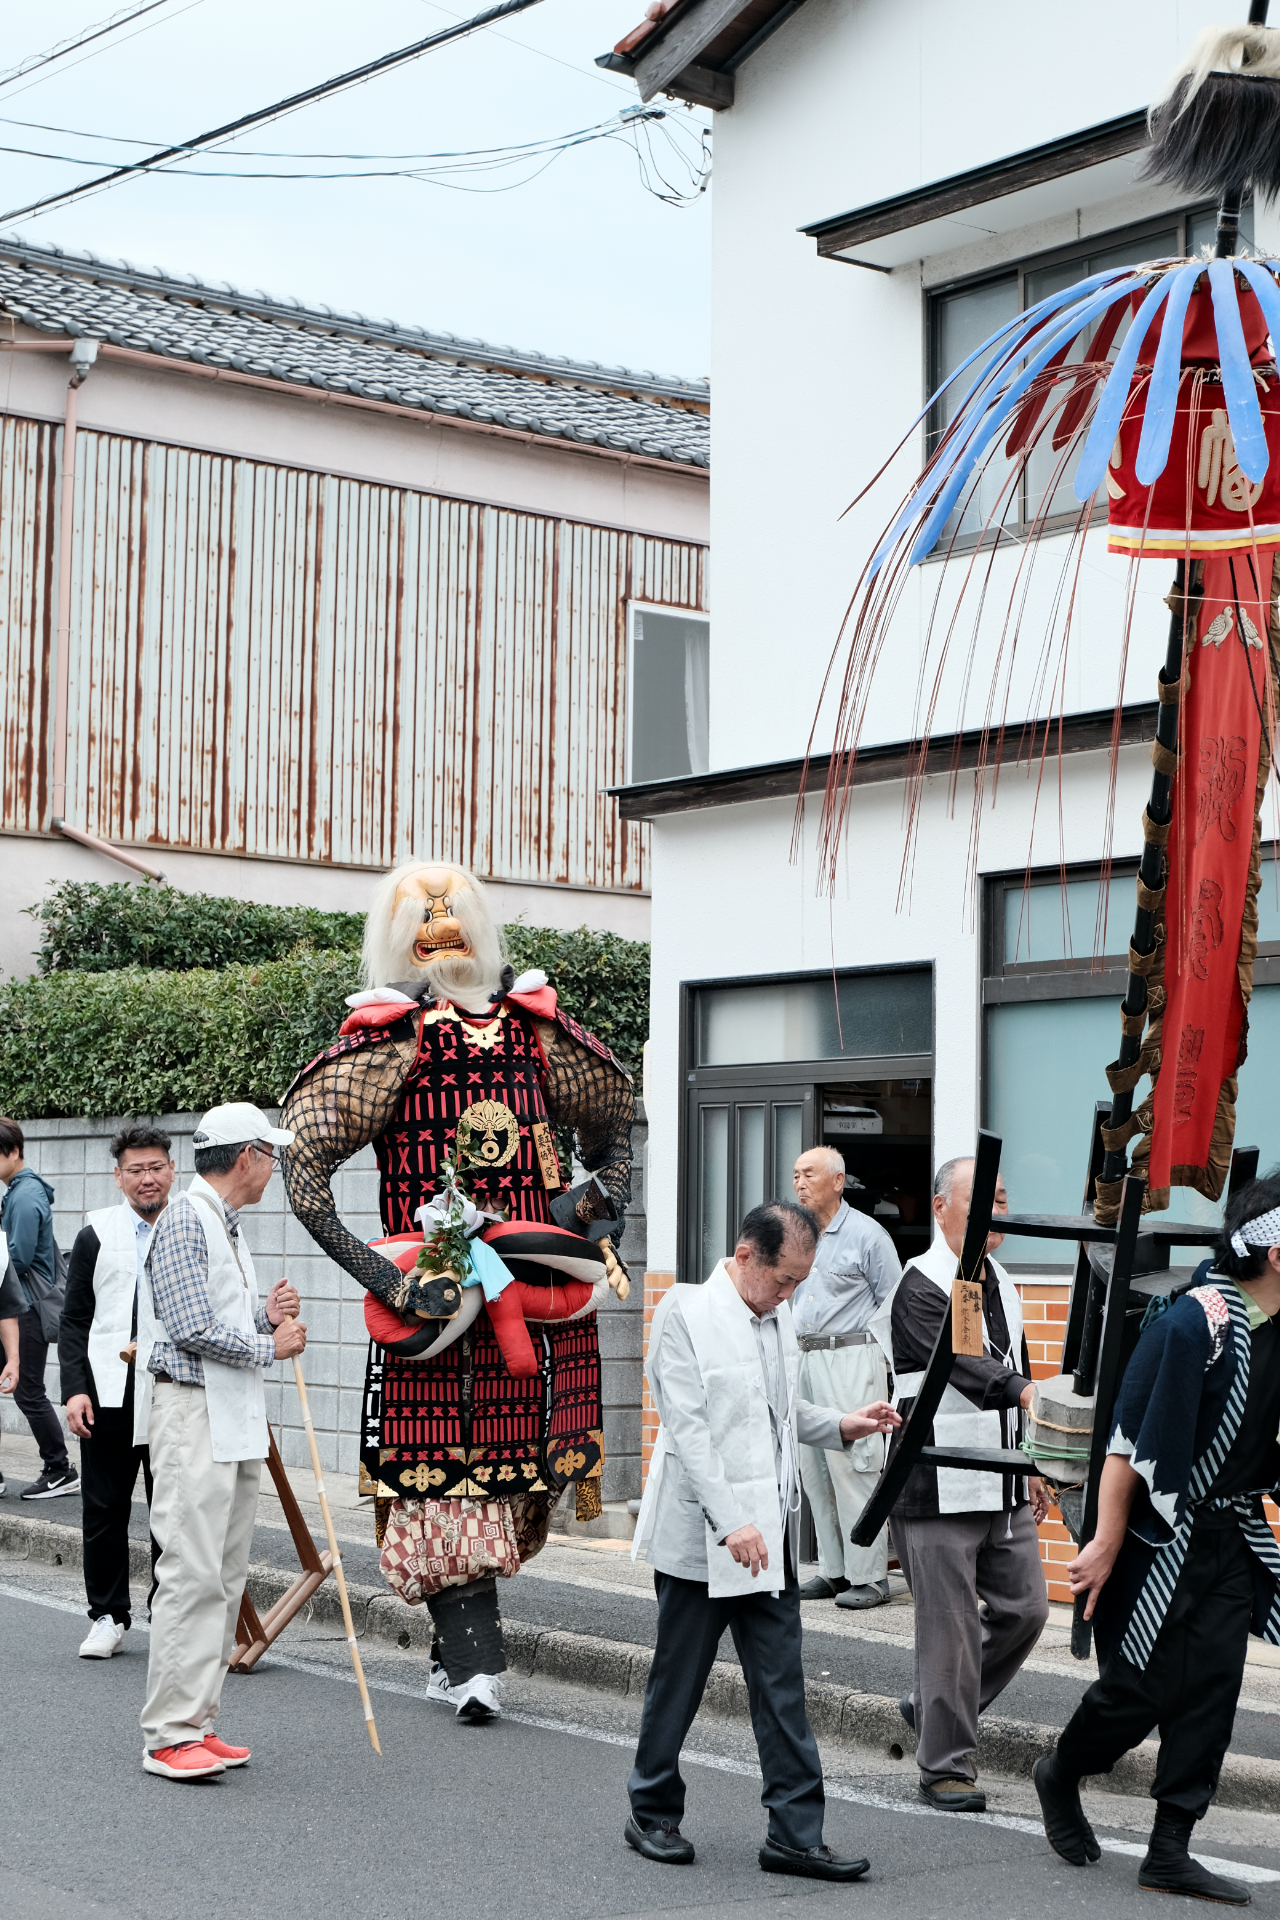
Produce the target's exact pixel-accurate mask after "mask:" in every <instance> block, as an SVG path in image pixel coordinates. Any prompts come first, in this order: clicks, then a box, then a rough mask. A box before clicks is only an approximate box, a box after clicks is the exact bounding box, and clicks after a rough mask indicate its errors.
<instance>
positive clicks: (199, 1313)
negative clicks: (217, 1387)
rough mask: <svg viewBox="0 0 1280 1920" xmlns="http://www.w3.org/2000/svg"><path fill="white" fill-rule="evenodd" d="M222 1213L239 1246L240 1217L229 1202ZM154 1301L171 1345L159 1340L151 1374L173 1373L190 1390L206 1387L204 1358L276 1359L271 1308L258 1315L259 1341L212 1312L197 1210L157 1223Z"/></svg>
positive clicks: (150, 1263)
mask: <svg viewBox="0 0 1280 1920" xmlns="http://www.w3.org/2000/svg"><path fill="white" fill-rule="evenodd" d="M222 1211H223V1214H224V1216H225V1218H226V1222H227V1232H228V1234H229V1235H230V1237H231V1244H232V1246H233V1247H234V1246H235V1245H236V1243H237V1242H238V1240H239V1238H240V1215H239V1214H238V1213H237V1212H236V1210H235V1208H234V1207H229V1206H228V1205H227V1203H226V1201H225V1200H224V1201H223V1202H222ZM147 1272H148V1273H149V1274H150V1275H151V1296H152V1299H153V1300H154V1301H155V1315H156V1319H157V1320H160V1321H162V1322H163V1323H164V1329H165V1332H166V1333H167V1334H168V1335H169V1338H168V1339H167V1340H157V1342H156V1344H155V1346H154V1347H153V1348H152V1350H151V1359H150V1361H149V1363H148V1370H149V1371H150V1372H151V1373H167V1374H168V1376H169V1378H170V1379H171V1380H176V1381H177V1382H178V1383H179V1384H180V1385H182V1386H187V1387H202V1386H203V1385H204V1367H203V1365H202V1364H201V1361H200V1359H199V1355H201V1354H203V1355H204V1356H205V1358H206V1359H209V1360H221V1361H222V1363H223V1365H224V1366H228V1367H267V1366H270V1365H271V1363H272V1361H273V1360H274V1359H275V1357H276V1346H275V1341H274V1339H273V1338H272V1335H271V1322H270V1321H269V1320H268V1319H267V1309H266V1307H265V1306H262V1305H260V1306H259V1308H258V1311H257V1313H256V1314H255V1315H254V1325H255V1326H256V1327H257V1329H258V1334H257V1336H256V1337H255V1336H254V1335H252V1334H248V1333H245V1332H243V1331H242V1329H241V1328H239V1327H229V1326H226V1325H224V1324H223V1322H221V1321H219V1320H215V1319H213V1317H212V1314H211V1311H210V1307H209V1249H208V1246H207V1245H206V1243H205V1237H204V1228H203V1227H202V1226H201V1224H200V1216H199V1215H198V1214H197V1212H196V1210H195V1208H194V1207H193V1206H189V1205H188V1206H185V1207H184V1206H183V1205H181V1201H180V1200H179V1203H178V1204H177V1205H173V1206H168V1207H166V1208H165V1210H164V1212H163V1213H162V1214H161V1215H160V1218H159V1219H158V1220H157V1222H156V1230H155V1232H154V1233H153V1234H152V1236H151V1248H150V1251H149V1252H148V1254H147Z"/></svg>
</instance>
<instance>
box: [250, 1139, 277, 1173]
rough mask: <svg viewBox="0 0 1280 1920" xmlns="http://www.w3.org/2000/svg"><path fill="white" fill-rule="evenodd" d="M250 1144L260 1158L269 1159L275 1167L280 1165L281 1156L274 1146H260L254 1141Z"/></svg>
mask: <svg viewBox="0 0 1280 1920" xmlns="http://www.w3.org/2000/svg"><path fill="white" fill-rule="evenodd" d="M250 1145H251V1146H252V1147H253V1151H254V1152H255V1153H256V1154H257V1156H258V1158H259V1160H269V1161H270V1162H271V1164H272V1166H273V1167H278V1166H279V1165H280V1156H279V1155H278V1154H277V1152H276V1150H275V1148H274V1147H260V1146H258V1145H257V1144H256V1142H254V1141H251V1142H250Z"/></svg>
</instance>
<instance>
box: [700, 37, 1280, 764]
mask: <svg viewBox="0 0 1280 1920" xmlns="http://www.w3.org/2000/svg"><path fill="white" fill-rule="evenodd" d="M1219 12H1220V10H1219V9H1217V8H1216V7H1215V6H1214V4H1213V0H1196V4H1185V3H1183V4H1167V5H1161V6H1158V7H1152V6H1151V5H1149V4H1143V0H1115V3H1114V4H1112V3H1111V0H1082V3H1081V4H1080V5H1079V6H1077V7H1074V8H1072V10H1071V14H1070V21H1069V26H1068V25H1067V23H1066V21H1065V17H1064V16H1063V15H1062V14H1061V12H1060V11H1059V10H1056V9H1053V8H1038V9H1037V8H1031V9H1027V8H1023V7H1017V6H1015V5H1014V4H1013V0H985V4H981V3H978V0H975V3H974V4H971V5H967V6H964V7H948V6H945V5H942V4H941V3H940V0H928V3H927V4H917V5H912V6H904V5H902V4H901V3H900V0H807V3H806V5H805V6H803V7H802V8H800V10H799V11H798V12H797V13H796V14H795V15H794V16H793V17H792V18H791V19H790V20H789V21H788V22H787V24H786V25H785V26H784V27H782V28H781V29H779V31H778V32H777V33H775V34H774V35H773V36H772V38H771V39H770V40H769V41H768V42H767V43H766V44H765V46H764V47H763V48H762V49H761V50H760V52H759V53H757V54H755V55H754V56H753V57H752V58H751V59H750V60H748V61H747V62H746V64H745V65H744V66H743V67H742V68H741V70H740V71H739V72H738V74H737V78H736V97H735V104H734V106H733V108H732V109H731V110H730V111H728V112H725V113H721V114H719V115H718V116H717V119H716V183H715V195H716V203H715V228H714V249H715V260H714V280H713V298H714V303H715V311H714V333H713V339H714V354H713V391H714V393H715V431H716V447H715V467H714V476H713V481H712V522H711V524H712V548H713V551H714V553H715V561H716V617H715V622H714V626H713V629H712V643H711V644H712V657H711V765H712V766H713V767H726V766H742V765H750V764H752V763H754V762H758V761H769V760H776V759H781V758H784V757H787V756H788V755H792V754H797V753H800V752H802V751H803V750H804V747H805V743H806V741H807V739H808V736H809V729H810V726H811V724H812V721H813V715H814V709H815V706H816V704H817V699H818V692H819V688H820V685H821V681H822V676H823V673H824V671H825V669H826V665H827V660H828V657H829V655H830V652H831V648H832V646H833V644H834V642H835V638H836V634H837V631H838V629H839V626H840V621H841V619H842V617H843V614H844V612H845V609H846V607H847V606H848V604H849V601H850V598H851V596H852V594H853V592H854V589H855V586H856V583H857V581H858V577H859V574H860V572H861V570H862V567H863V565H864V563H865V562H866V560H867V558H868V556H869V554H870V553H871V552H872V550H873V549H874V546H875V544H876V541H877V539H878V537H879V535H880V533H881V532H882V531H883V529H884V527H885V526H886V525H887V523H888V521H889V520H890V519H891V517H892V515H893V513H894V512H895V511H896V508H897V506H898V504H899V501H900V499H901V496H902V493H903V492H904V490H905V488H906V487H907V486H908V485H909V484H910V482H911V481H912V479H913V478H914V476H915V475H916V473H917V472H918V471H919V468H920V465H921V464H922V459H923V446H922V441H923V434H922V430H921V431H916V432H914V433H911V434H910V436H909V439H908V444H907V446H906V448H905V449H904V451H903V452H902V454H901V455H900V456H899V458H898V459H897V460H896V462H895V463H894V465H893V467H892V470H891V472H890V473H889V474H888V475H887V476H886V477H885V479H884V480H882V481H881V483H880V484H879V485H878V486H877V487H876V489H875V490H874V491H873V493H872V495H871V496H870V498H869V499H868V500H866V501H864V502H863V503H862V504H861V505H860V506H858V507H857V508H855V509H854V510H853V511H852V512H851V513H849V515H848V517H847V518H845V519H841V518H840V516H841V515H842V514H843V513H844V510H845V509H846V507H848V506H849V503H850V501H851V500H852V499H853V497H854V495H855V494H856V493H857V492H858V491H859V489H861V488H862V487H863V486H865V485H866V484H867V482H868V481H870V479H871V477H872V475H873V474H874V473H875V472H876V471H877V469H878V468H879V467H880V466H881V465H882V463H883V462H884V461H885V460H886V459H888V458H889V456H890V455H891V454H892V452H893V449H894V448H895V446H897V444H898V442H899V441H900V440H901V439H902V436H903V435H904V433H908V430H909V429H910V428H911V424H912V421H913V420H914V419H915V416H916V415H917V413H918V412H919V411H920V409H921V406H922V405H923V402H924V399H925V377H926V376H925V340H924V323H923V303H922V288H923V287H924V286H929V285H937V284H939V283H941V282H943V281H946V280H950V279H954V278H957V277H961V276H964V275H967V274H971V273H977V272H981V271H984V270H985V269H987V268H988V267H992V266H995V265H997V264H1000V263H1002V262H1004V261H1008V260H1016V259H1018V258H1020V257H1026V256H1029V255H1031V254H1034V253H1037V252H1040V251H1043V250H1045V249H1049V248H1054V247H1059V246H1063V245H1066V244H1069V243H1071V242H1073V241H1074V240H1075V239H1077V238H1078V237H1080V236H1081V235H1082V234H1088V233H1098V232H1103V231H1106V230H1108V229H1111V228H1114V227H1118V226H1123V225H1126V224H1128V223H1129V222H1131V221H1133V220H1137V219H1140V218H1145V217H1147V216H1148V215H1150V214H1152V213H1155V212H1158V211H1161V210H1167V209H1170V208H1174V207H1180V206H1183V205H1185V204H1186V201H1185V198H1184V197H1182V196H1178V195H1174V194H1170V193H1169V192H1168V191H1166V190H1163V189H1156V188H1145V189H1141V190H1136V191H1134V192H1131V193H1129V194H1127V195H1126V196H1125V197H1123V198H1121V199H1118V200H1116V201H1113V202H1111V203H1109V204H1107V205H1104V206H1100V207H1092V208H1089V209H1088V210H1087V211H1085V212H1083V213H1080V214H1077V213H1075V212H1071V213H1064V214H1061V215H1059V216H1057V217H1055V218H1054V219H1053V220H1052V221H1047V222H1046V221H1042V222H1040V223H1039V224H1037V225H1035V226H1030V227H1025V228H1023V229H1021V230H1019V231H1018V232H1016V233H1013V234H1007V235H1001V236H999V237H996V238H984V235H983V233H982V231H981V227H980V225H979V221H980V210H978V212H977V213H976V214H975V221H974V241H973V245H972V246H971V247H965V248H962V249H960V250H958V251H954V252H950V253H948V254H946V255H938V256H936V257H934V258H932V259H929V260H926V261H914V262H910V263H908V264H907V265H905V266H901V267H899V268H896V269H895V270H894V271H893V272H892V273H890V274H882V273H873V272H869V271H866V270H862V269H858V268H854V267H851V266H849V265H847V264H844V263H841V262H837V261H831V260H822V259H819V257H818V254H817V247H816V243H815V242H814V241H813V240H812V239H810V238H806V237H805V236H804V235H803V234H801V233H799V232H797V228H799V227H800V226H802V225H804V224H807V223H811V222H813V221H815V220H818V219H823V218H826V217H829V216H834V215H836V214H839V213H841V212H843V211H845V210H847V209H851V208H856V207H859V206H864V205H867V204H869V203H873V202H876V201H878V200H880V199H882V198H886V197H889V196H892V195H895V194H899V193H904V192H909V191H910V190H912V189H913V188H915V187H918V186H921V185H924V184H926V183H928V182H930V181H934V180H938V179H942V178H945V177H948V176H950V175H952V174H955V173H959V172H961V171H963V170H966V169H968V168H972V167H976V166H981V165H983V164H985V163H987V162H989V161H992V160H995V159H998V158H1000V157H1002V156H1004V155H1007V154H1011V153H1015V152H1017V151H1019V150H1021V149H1023V148H1027V147H1033V146H1037V145H1039V144H1041V143H1042V142H1045V141H1049V140H1053V139H1055V138H1057V137H1060V136H1063V135H1066V134H1069V133H1073V132H1075V131H1077V130H1079V129H1081V128H1084V127H1088V126H1092V125H1096V124H1098V123H1100V122H1103V121H1106V120H1109V119H1111V118H1114V117H1116V116H1118V115H1120V114H1124V113H1128V112H1132V111H1134V110H1135V109H1137V108H1140V107H1143V106H1145V105H1146V104H1147V102H1148V101H1150V100H1151V99H1153V98H1155V97H1156V95H1157V93H1158V91H1159V89H1160V86H1161V84H1162V82H1163V80H1164V77H1165V75H1166V74H1167V73H1168V71H1169V70H1170V69H1171V68H1172V67H1173V66H1174V65H1175V64H1176V62H1177V60H1178V59H1179V58H1181V57H1182V55H1183V54H1184V53H1185V51H1186V49H1187V48H1188V47H1189V45H1190V43H1191V41H1192V39H1193V38H1194V36H1195V35H1196V33H1198V32H1199V30H1200V29H1201V27H1202V26H1204V25H1206V24H1208V23H1209V22H1212V21H1214V20H1216V19H1218V18H1219ZM1264 232H1265V233H1267V234H1269V235H1271V236H1272V237H1277V238H1280V225H1277V223H1276V220H1275V216H1274V215H1270V216H1268V217H1266V218H1265V219H1264V220H1263V222H1262V225H1261V226H1260V229H1259V238H1260V239H1261V238H1262V237H1263V234H1264ZM1064 545H1065V543H1064V542H1062V541H1061V540H1059V541H1048V542H1046V543H1045V545H1044V549H1043V552H1042V554H1041V557H1040V559H1039V560H1038V562H1037V565H1036V570H1035V577H1034V584H1033V588H1032V592H1031V595H1030V598H1029V600H1028V603H1027V606H1026V609H1025V612H1024V615H1023V635H1024V638H1023V644H1022V646H1021V647H1020V649H1019V655H1018V660H1017V663H1016V666H1015V675H1016V678H1015V687H1016V688H1017V689H1019V690H1022V691H1025V689H1026V687H1027V686H1028V685H1029V682H1030V678H1031V676H1032V674H1033V672H1034V667H1035V660H1036V657H1037V656H1038V654H1039V651H1040V644H1041V637H1042V633H1043V631H1044V628H1045V626H1046V623H1047V618H1048V609H1049V604H1050V600H1051V597H1052V594H1053V591H1054V588H1055V586H1056V582H1057V577H1058V574H1059V571H1060V567H1061V563H1062V552H1063V548H1064ZM1104 549H1105V536H1104V535H1102V534H1101V533H1094V534H1093V535H1091V536H1090V539H1089V543H1088V551H1087V554H1086V558H1085V563H1084V566H1083V568H1082V569H1081V573H1080V577H1079V584H1078V589H1077V606H1076V613H1075V620H1074V635H1073V639H1072V643H1071V649H1070V652H1069V656H1068V660H1067V666H1066V672H1065V678H1064V682H1063V690H1062V695H1061V700H1062V703H1063V704H1064V705H1065V707H1066V709H1067V710H1068V711H1070V710H1073V709H1076V710H1079V709H1087V708H1093V707H1098V706H1103V705H1109V704H1110V703H1111V701H1112V700H1113V699H1114V698H1115V694H1116V691H1117V684H1118V669H1119V660H1120V642H1121V637H1122V627H1123V601H1124V591H1125V580H1126V575H1127V571H1128V569H1127V563H1126V562H1125V561H1124V560H1122V559H1119V558H1116V559H1110V558H1108V557H1107V555H1106V553H1105V550H1104ZM1015 565H1016V561H1015V558H1014V556H1012V555H1010V556H1006V557H1002V558H1001V560H1000V561H999V563H998V564H997V566H996V568H995V570H994V573H993V583H992V588H991V590H990V592H989V595H988V611H987V616H986V619H985V621H984V628H983V633H982V635H981V637H980V640H979V646H978V654H977V667H976V671H975V673H974V677H973V690H972V692H971V695H970V699H969V704H968V708H967V710H965V711H964V712H963V713H962V712H961V708H960V686H959V680H960V675H961V672H962V670H963V666H964V657H965V655H966V654H967V649H968V630H967V627H966V628H963V629H962V631H961V633H960V634H959V635H958V636H957V639H956V640H955V642H954V643H953V647H952V652H953V655H954V656H955V657H954V658H953V660H952V662H951V670H950V671H949V673H948V675H947V676H946V680H945V683H944V688H943V692H942V695H941V698H940V700H939V704H938V709H937V716H936V722H935V724H936V726H937V728H938V729H940V730H946V729H950V728H952V727H955V726H960V725H973V724H977V723H978V722H979V721H980V719H981V708H982V704H983V701H984V698H985V692H986V687H987V684H988V683H989V678H990V674H989V671H984V669H986V668H988V666H989V663H990V661H991V659H992V658H993V654H994V649H995V647H996V645H997V644H998V636H999V630H1000V625H1001V620H1000V618H999V617H997V609H1002V604H1003V603H1007V601H1008V595H1009V588H1010V584H1011V581H1012V577H1013V572H1014V568H1015ZM1169 571H1170V569H1169V568H1168V567H1167V566H1162V565H1161V563H1159V562H1155V563H1148V564H1147V565H1146V566H1145V567H1143V568H1142V569H1140V575H1141V577H1140V579H1139V583H1138V586H1139V592H1138V598H1137V608H1136V613H1135V619H1134V631H1133V638H1132V642H1131V646H1130V653H1129V667H1128V675H1127V680H1126V685H1125V697H1126V698H1127V699H1130V700H1136V699H1150V698H1151V697H1152V694H1151V686H1152V680H1153V675H1154V667H1155V662H1156V660H1157V658H1158V657H1160V655H1161V654H1162V652H1163V642H1164V619H1165V616H1164V613H1163V609H1162V607H1161V604H1160V603H1161V599H1162V597H1163V595H1164V593H1165V592H1166V591H1167V575H1168V572H1169ZM938 573H939V569H938V568H937V567H936V566H932V565H926V566H924V567H922V568H919V569H917V570H916V572H915V574H914V576H913V578H912V580H911V582H910V583H909V585H908V588H907V590H906V592H905V593H904V595H903V598H902V603H901V605H900V607H899V609H898V613H897V616H896V619H895V622H894V626H893V635H892V639H891V642H890V644H889V647H888V649H887V650H886V655H885V658H884V663H883V666H882V669H881V672H880V674H879V675H878V679H877V687H876V693H875V697H874V699H873V701H872V706H871V711H870V715H869V724H868V727H867V730H866V734H865V736H864V737H865V738H866V739H868V740H892V739H901V738H902V737H903V736H904V735H906V734H909V733H910V732H911V731H912V726H911V719H912V713H913V709H914V705H915V688H916V678H917V673H918V668H919V657H920V646H921V634H922V629H923V626H924V622H925V619H926V617H927V610H928V607H929V605H930V603H931V600H932V595H933V593H934V591H935V589H936V585H937V580H938ZM944 625H945V622H939V628H940V629H941V628H942V627H943V626H944ZM1016 697H1017V696H1015V706H1016ZM829 738H830V727H829V721H824V723H823V725H822V726H821V727H820V729H819V744H820V745H825V744H826V743H827V742H828V740H829Z"/></svg>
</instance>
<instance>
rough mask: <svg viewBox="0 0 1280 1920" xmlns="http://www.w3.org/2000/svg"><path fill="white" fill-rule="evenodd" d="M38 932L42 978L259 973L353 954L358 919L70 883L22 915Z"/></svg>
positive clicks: (169, 891)
mask: <svg viewBox="0 0 1280 1920" xmlns="http://www.w3.org/2000/svg"><path fill="white" fill-rule="evenodd" d="M26 912H28V913H29V914H30V915H31V917H32V919H34V920H35V921H36V922H37V924H38V926H39V929H40V950H39V952H38V954H37V956H36V965H37V967H38V969H39V971H40V972H41V973H62V972H66V971H71V972H76V973H114V972H116V971H117V970H118V969H119V968H121V967H160V968H163V969H164V970H165V971H167V972H175V973H184V972H186V971H187V970H188V969H189V968H191V967H227V966H258V965H261V964H262V963H263V962H264V961H269V960H287V959H288V958H289V957H290V956H291V955H293V954H296V953H302V952H311V953H318V952H325V951H329V950H336V949H339V948H341V949H343V950H344V951H348V952H354V953H358V952H359V951H360V941H361V938H362V936H363V933H364V915H363V914H362V913H321V912H319V911H318V909H317V908H315V907H264V906H259V905H257V904H256V903H255V902H254V901H252V900H231V899H227V898H223V897H221V896H219V895H217V894H212V893H180V892H179V891H178V889H177V888H176V887H146V886H141V887H140V886H131V885H130V884H129V882H128V881H116V882H114V883H112V884H111V885H110V886H102V885H99V884H97V883H93V884H90V883H88V882H84V881H79V880H68V881H66V882H65V883H64V884H63V885H62V886H60V887H58V888H56V889H55V891H54V892H53V893H51V894H50V895H49V896H48V898H47V899H46V900H43V901H42V902H41V903H40V905H39V906H38V907H28V908H27V909H26Z"/></svg>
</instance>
